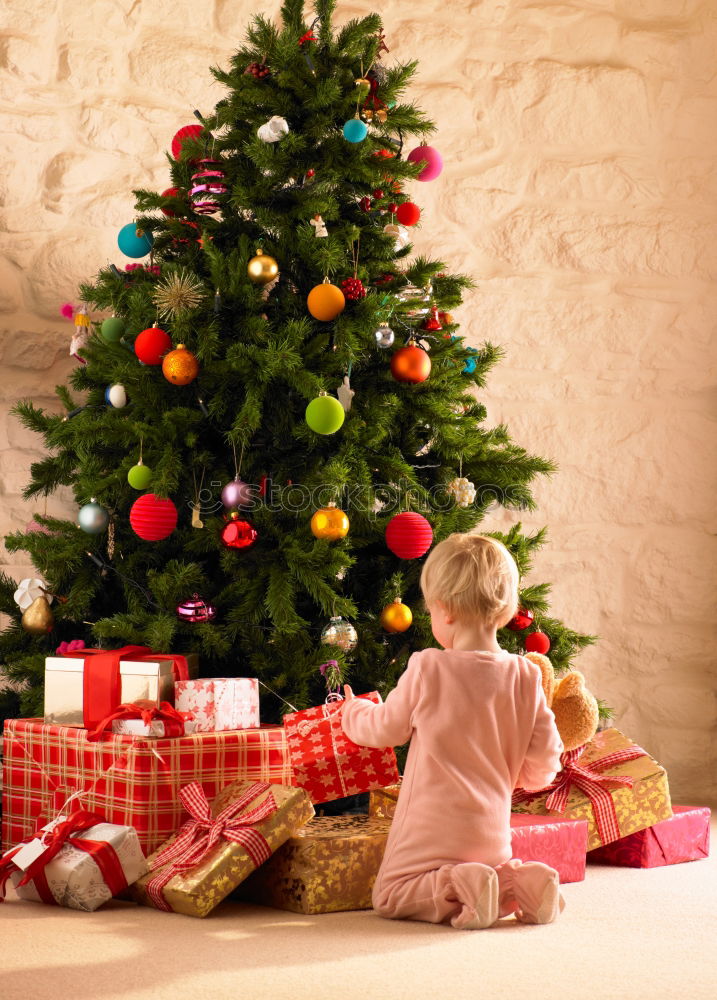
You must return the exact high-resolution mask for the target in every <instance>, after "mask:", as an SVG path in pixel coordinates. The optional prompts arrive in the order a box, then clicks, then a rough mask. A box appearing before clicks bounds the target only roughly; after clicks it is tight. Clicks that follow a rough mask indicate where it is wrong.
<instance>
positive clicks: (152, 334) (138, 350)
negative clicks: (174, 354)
mask: <svg viewBox="0 0 717 1000" xmlns="http://www.w3.org/2000/svg"><path fill="white" fill-rule="evenodd" d="M171 350H172V338H171V337H170V336H169V334H168V333H167V332H166V331H165V330H160V328H159V327H158V326H150V327H148V328H147V329H146V330H142V332H141V333H139V334H137V339H136V340H135V342H134V353H135V354H136V355H137V357H138V358H139V360H140V361H142V362H143V363H144V364H145V365H161V364H162V358H163V357H164V355H165V354H166V353H167V351H171Z"/></svg>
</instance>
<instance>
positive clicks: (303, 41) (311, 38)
mask: <svg viewBox="0 0 717 1000" xmlns="http://www.w3.org/2000/svg"><path fill="white" fill-rule="evenodd" d="M315 41H316V36H315V35H314V33H313V31H311V29H309V31H307V32H306V34H305V35H302V36H301V38H300V39H299V45H305V44H306V42H315Z"/></svg>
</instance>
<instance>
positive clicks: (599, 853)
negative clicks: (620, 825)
mask: <svg viewBox="0 0 717 1000" xmlns="http://www.w3.org/2000/svg"><path fill="white" fill-rule="evenodd" d="M672 812H673V815H672V816H670V818H669V819H663V820H662V821H661V822H660V823H655V825H654V826H648V828H647V829H646V830H640V831H638V832H637V833H631V834H630V835H629V836H628V837H621V838H620V840H614V841H613V842H612V843H611V844H607V845H606V846H604V847H597V848H595V850H594V851H589V852H588V861H594V862H595V863H597V864H601V865H619V866H620V867H622V868H660V867H661V866H662V865H679V864H682V862H683V861H699V860H700V859H701V858H706V857H708V856H709V853H710V815H711V813H710V810H709V809H708V808H707V806H673V807H672Z"/></svg>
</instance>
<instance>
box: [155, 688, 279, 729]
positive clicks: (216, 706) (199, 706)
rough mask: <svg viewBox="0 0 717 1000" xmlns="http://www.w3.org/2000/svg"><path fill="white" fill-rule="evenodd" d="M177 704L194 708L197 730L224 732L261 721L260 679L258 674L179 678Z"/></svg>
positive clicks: (181, 708)
mask: <svg viewBox="0 0 717 1000" xmlns="http://www.w3.org/2000/svg"><path fill="white" fill-rule="evenodd" d="M174 705H175V708H176V709H177V711H178V712H191V713H192V714H193V716H194V722H195V723H196V725H195V730H194V731H195V732H197V733H221V732H223V731H225V730H230V729H254V728H256V727H257V726H258V725H259V681H258V680H257V679H256V677H211V678H203V679H201V680H196V681H177V682H176V684H175V685H174Z"/></svg>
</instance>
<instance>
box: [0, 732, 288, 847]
mask: <svg viewBox="0 0 717 1000" xmlns="http://www.w3.org/2000/svg"><path fill="white" fill-rule="evenodd" d="M291 778H292V772H291V765H290V762H289V753H288V749H287V745H286V735H285V732H284V729H283V728H282V727H281V726H261V727H260V728H258V729H242V730H235V731H231V732H223V733H194V734H192V735H191V736H181V737H177V738H174V739H167V738H160V739H156V738H145V737H137V736H119V735H114V734H111V735H107V736H105V738H104V739H103V740H100V741H98V742H92V741H90V740H88V738H87V730H86V729H77V728H74V727H69V726H51V725H47V724H46V723H43V722H42V720H41V719H6V721H5V732H4V739H3V800H2V804H3V809H2V841H3V846H4V848H5V849H6V850H7V849H9V848H10V847H12V846H13V845H14V844H17V843H19V842H20V841H21V840H24V839H25V837H27V836H29V835H30V834H32V833H34V831H35V829H36V828H37V825H38V820H41V819H42V820H44V821H45V822H48V821H49V820H51V819H52V818H53V817H54V816H56V815H57V813H58V812H59V811H60V809H61V808H62V806H63V805H64V804H65V803H66V802H67V800H68V799H69V798H70V796H72V795H74V794H75V792H81V793H82V794H81V795H80V796H79V797H78V798H76V799H74V804H75V805H74V807H75V808H78V807H81V808H83V809H88V810H91V811H92V812H97V813H100V814H101V815H102V816H103V817H104V818H105V819H106V821H107V822H108V823H116V824H117V825H119V826H133V827H134V828H135V829H136V831H137V834H138V836H139V841H140V844H141V846H142V850H143V851H144V853H145V854H150V853H151V852H152V851H153V850H154V849H155V848H157V847H159V845H160V844H162V843H163V842H164V841H165V840H167V839H168V838H169V837H171V836H172V835H173V834H174V833H176V831H177V829H178V827H179V826H181V824H182V823H183V822H184V820H186V818H187V814H186V812H185V810H184V807H183V806H182V804H181V801H180V799H179V789H180V788H181V787H183V786H184V785H187V784H189V783H190V782H191V781H200V782H201V783H202V785H203V786H204V788H205V789H206V792H207V795H209V796H210V797H213V796H215V795H218V794H219V792H220V791H221V790H222V789H223V788H224V787H225V785H228V784H230V783H231V782H233V781H237V780H239V779H241V780H244V781H268V782H270V783H271V784H276V785H282V784H283V785H290V784H291V783H292V781H291Z"/></svg>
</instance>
